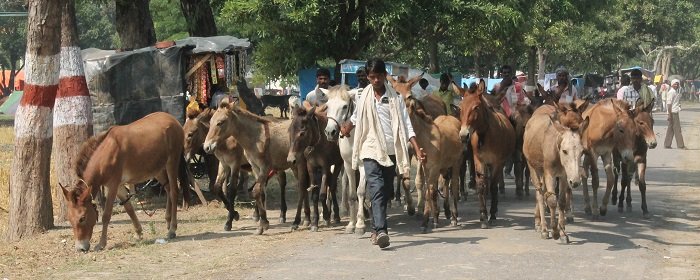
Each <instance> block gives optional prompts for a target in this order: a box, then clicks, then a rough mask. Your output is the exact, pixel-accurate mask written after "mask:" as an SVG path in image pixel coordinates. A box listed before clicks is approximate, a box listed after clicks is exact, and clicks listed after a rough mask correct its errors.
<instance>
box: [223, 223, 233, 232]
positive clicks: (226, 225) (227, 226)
mask: <svg viewBox="0 0 700 280" xmlns="http://www.w3.org/2000/svg"><path fill="white" fill-rule="evenodd" d="M231 228H232V226H231V223H228V222H227V223H226V224H224V231H231Z"/></svg>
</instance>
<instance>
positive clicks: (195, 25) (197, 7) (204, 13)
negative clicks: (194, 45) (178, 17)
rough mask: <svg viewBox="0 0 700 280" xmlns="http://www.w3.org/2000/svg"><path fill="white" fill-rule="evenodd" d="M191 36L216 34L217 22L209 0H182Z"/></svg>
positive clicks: (183, 11) (181, 4) (181, 3)
mask: <svg viewBox="0 0 700 280" xmlns="http://www.w3.org/2000/svg"><path fill="white" fill-rule="evenodd" d="M180 9H181V10H182V14H183V15H184V16H185V21H187V31H188V32H189V33H190V36H200V37H208V36H216V23H215V22H214V14H213V13H212V11H211V5H210V4H209V0H180Z"/></svg>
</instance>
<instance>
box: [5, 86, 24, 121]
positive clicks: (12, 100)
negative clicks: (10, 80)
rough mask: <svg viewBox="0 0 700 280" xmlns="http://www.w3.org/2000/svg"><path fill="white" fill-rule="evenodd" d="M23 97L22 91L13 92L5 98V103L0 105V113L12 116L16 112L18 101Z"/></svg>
mask: <svg viewBox="0 0 700 280" xmlns="http://www.w3.org/2000/svg"><path fill="white" fill-rule="evenodd" d="M23 95H24V92H23V91H13V92H12V93H11V94H10V96H8V97H7V99H6V100H5V102H4V103H2V105H0V113H2V114H5V115H11V116H14V115H15V113H16V112H17V106H18V105H19V101H20V100H21V99H22V96H23Z"/></svg>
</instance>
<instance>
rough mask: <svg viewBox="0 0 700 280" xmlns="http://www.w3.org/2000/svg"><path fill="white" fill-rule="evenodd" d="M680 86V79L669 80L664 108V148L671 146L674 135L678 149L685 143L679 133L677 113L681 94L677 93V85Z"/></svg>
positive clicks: (679, 109)
mask: <svg viewBox="0 0 700 280" xmlns="http://www.w3.org/2000/svg"><path fill="white" fill-rule="evenodd" d="M679 86H680V81H679V80H678V79H674V80H673V81H672V82H671V89H670V90H669V91H668V93H667V95H666V100H667V101H666V108H667V112H668V129H666V141H664V147H665V148H666V149H670V148H671V141H673V137H674V136H675V137H676V146H677V147H678V148H679V149H685V143H683V133H681V120H680V118H679V116H678V113H680V111H681V95H680V93H678V87H679Z"/></svg>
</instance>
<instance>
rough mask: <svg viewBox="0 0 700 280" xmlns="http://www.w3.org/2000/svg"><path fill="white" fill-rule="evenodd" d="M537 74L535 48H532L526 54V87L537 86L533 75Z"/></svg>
mask: <svg viewBox="0 0 700 280" xmlns="http://www.w3.org/2000/svg"><path fill="white" fill-rule="evenodd" d="M536 72H537V47H535V46H532V47H530V49H528V52H527V85H528V86H534V85H536V84H537V78H536V77H535V73H536Z"/></svg>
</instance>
